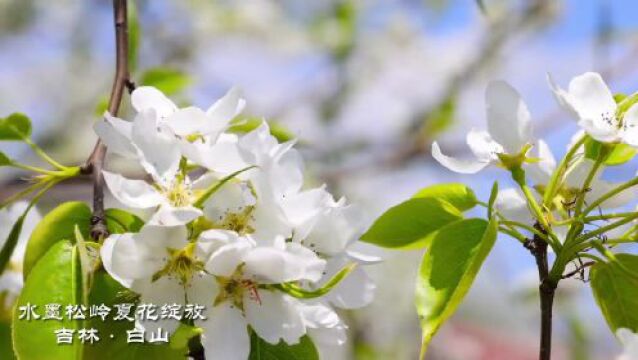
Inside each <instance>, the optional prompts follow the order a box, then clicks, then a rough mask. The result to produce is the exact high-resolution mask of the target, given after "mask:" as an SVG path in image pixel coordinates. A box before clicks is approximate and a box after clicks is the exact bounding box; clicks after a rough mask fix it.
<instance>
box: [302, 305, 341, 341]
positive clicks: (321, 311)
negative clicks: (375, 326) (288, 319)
mask: <svg viewBox="0 0 638 360" xmlns="http://www.w3.org/2000/svg"><path fill="white" fill-rule="evenodd" d="M300 308H301V314H302V317H303V319H304V323H305V325H306V329H307V331H308V334H309V335H310V337H311V338H312V340H313V342H314V343H315V344H317V345H319V347H321V346H322V345H323V346H335V345H337V346H339V345H343V344H345V342H346V340H347V337H346V329H347V328H348V327H347V326H346V325H345V324H344V323H343V322H342V321H341V319H340V318H339V315H337V313H336V312H335V311H334V310H333V309H331V308H330V307H329V306H327V305H324V304H321V303H316V304H304V303H302V304H301V307H300Z"/></svg>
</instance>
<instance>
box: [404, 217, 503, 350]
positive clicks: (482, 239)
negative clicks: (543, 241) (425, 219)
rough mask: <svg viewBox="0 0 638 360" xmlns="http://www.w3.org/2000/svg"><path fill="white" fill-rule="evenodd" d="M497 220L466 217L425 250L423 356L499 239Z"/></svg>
mask: <svg viewBox="0 0 638 360" xmlns="http://www.w3.org/2000/svg"><path fill="white" fill-rule="evenodd" d="M497 229H498V225H497V222H496V221H495V220H493V221H491V222H489V223H488V222H487V221H485V220H483V219H466V220H460V221H457V222H454V223H452V224H449V225H447V226H445V227H443V228H441V229H440V230H439V231H438V232H437V234H436V235H435V236H434V238H433V239H432V243H431V245H430V247H429V248H428V250H427V251H426V253H425V255H424V257H423V261H422V262H421V267H420V269H419V276H418V279H417V283H416V308H417V313H418V314H419V319H420V320H421V328H422V329H423V340H422V347H421V357H422V358H423V356H424V355H425V351H426V350H427V347H428V345H429V343H430V341H431V340H432V337H433V336H434V334H436V332H437V331H438V330H439V328H440V327H441V325H442V324H443V323H444V322H445V321H446V320H447V319H448V318H449V317H450V316H451V315H452V314H453V313H454V312H455V311H456V309H457V308H458V306H459V304H460V303H461V301H462V300H463V298H464V297H465V295H466V294H467V292H468V291H469V289H470V287H471V286H472V283H473V282H474V278H475V277H476V275H477V273H478V272H479V270H480V268H481V265H482V264H483V261H484V260H485V258H486V257H487V255H488V254H489V253H490V250H491V249H492V247H493V246H494V242H495V241H496V234H497Z"/></svg>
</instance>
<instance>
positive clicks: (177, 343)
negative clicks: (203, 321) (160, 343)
mask: <svg viewBox="0 0 638 360" xmlns="http://www.w3.org/2000/svg"><path fill="white" fill-rule="evenodd" d="M203 332H204V329H202V328H199V327H196V326H191V325H186V324H180V325H179V327H178V328H177V330H175V333H173V335H171V340H170V341H171V342H170V347H171V348H172V349H187V348H188V342H189V341H191V340H192V339H193V338H194V337H196V336H200V335H201V334H202V333H203Z"/></svg>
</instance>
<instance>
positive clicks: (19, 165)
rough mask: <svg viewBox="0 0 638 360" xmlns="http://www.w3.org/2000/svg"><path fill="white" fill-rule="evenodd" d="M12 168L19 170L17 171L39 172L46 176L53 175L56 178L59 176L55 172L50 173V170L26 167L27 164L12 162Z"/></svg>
mask: <svg viewBox="0 0 638 360" xmlns="http://www.w3.org/2000/svg"><path fill="white" fill-rule="evenodd" d="M11 166H12V167H14V168H17V169H22V170H27V171H32V172H37V173H40V174H45V175H51V176H56V175H57V172H55V171H49V170H45V169H41V168H39V167H35V166H31V165H26V164H21V163H18V162H12V163H11Z"/></svg>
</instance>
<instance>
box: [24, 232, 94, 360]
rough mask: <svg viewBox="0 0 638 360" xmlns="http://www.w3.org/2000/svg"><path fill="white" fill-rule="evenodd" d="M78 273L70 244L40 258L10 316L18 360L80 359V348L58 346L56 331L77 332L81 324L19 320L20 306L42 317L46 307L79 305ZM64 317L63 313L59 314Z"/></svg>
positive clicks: (76, 345) (77, 345) (62, 244)
mask: <svg viewBox="0 0 638 360" xmlns="http://www.w3.org/2000/svg"><path fill="white" fill-rule="evenodd" d="M81 288H82V287H81V272H80V271H79V259H78V256H77V251H76V250H75V248H74V246H73V245H72V244H71V242H70V241H67V240H64V241H59V242H57V243H55V244H54V245H53V246H52V247H51V248H50V249H49V251H48V252H47V253H46V254H45V255H44V256H42V259H41V260H40V261H39V262H38V263H37V265H36V266H35V267H34V268H33V270H32V272H31V276H29V278H28V279H27V281H26V283H25V285H24V288H23V290H22V293H21V294H20V297H19V298H18V301H17V305H16V308H15V310H14V314H13V334H12V335H13V343H14V348H15V351H16V354H17V355H18V357H19V358H21V359H29V360H30V359H47V360H58V359H59V360H72V359H79V358H80V357H81V351H82V347H81V345H80V343H79V342H78V341H77V340H76V341H74V342H73V344H66V345H58V344H57V343H56V335H55V331H56V330H59V329H61V328H65V329H71V330H76V331H77V329H79V328H81V327H82V326H81V322H79V321H77V320H76V321H71V320H68V319H66V317H64V320H60V321H58V320H46V321H44V320H42V318H40V319H39V320H33V319H32V320H30V321H28V320H26V319H20V314H21V313H22V311H21V310H20V307H21V306H27V305H31V306H37V307H36V308H35V311H36V312H37V313H38V314H39V316H43V315H44V309H45V305H46V304H63V306H65V305H66V304H82V294H81V293H80V292H81V291H80V289H81ZM62 314H64V311H62Z"/></svg>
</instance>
